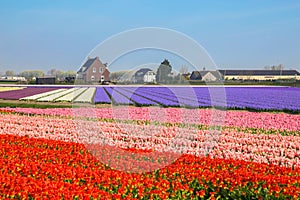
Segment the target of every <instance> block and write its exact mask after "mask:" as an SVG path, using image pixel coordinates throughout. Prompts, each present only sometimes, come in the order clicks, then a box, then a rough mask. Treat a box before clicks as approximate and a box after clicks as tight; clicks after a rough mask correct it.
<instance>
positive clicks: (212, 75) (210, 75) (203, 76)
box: [190, 71, 222, 82]
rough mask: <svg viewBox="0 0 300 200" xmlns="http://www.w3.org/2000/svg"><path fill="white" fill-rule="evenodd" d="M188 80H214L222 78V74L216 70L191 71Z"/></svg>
mask: <svg viewBox="0 0 300 200" xmlns="http://www.w3.org/2000/svg"><path fill="white" fill-rule="evenodd" d="M190 80H199V81H205V82H216V81H221V80H222V75H221V74H220V73H219V72H218V71H193V72H192V74H191V76H190Z"/></svg>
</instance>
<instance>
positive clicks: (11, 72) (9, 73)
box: [5, 70, 15, 76]
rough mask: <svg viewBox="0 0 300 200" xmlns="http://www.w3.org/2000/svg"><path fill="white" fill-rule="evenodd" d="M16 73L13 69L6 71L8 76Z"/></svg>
mask: <svg viewBox="0 0 300 200" xmlns="http://www.w3.org/2000/svg"><path fill="white" fill-rule="evenodd" d="M14 74H15V73H14V71H13V70H7V71H6V72H5V75H6V76H13V75H14Z"/></svg>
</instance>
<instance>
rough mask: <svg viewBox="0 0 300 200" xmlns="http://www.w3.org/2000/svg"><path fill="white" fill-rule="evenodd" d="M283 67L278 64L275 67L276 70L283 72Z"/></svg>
mask: <svg viewBox="0 0 300 200" xmlns="http://www.w3.org/2000/svg"><path fill="white" fill-rule="evenodd" d="M283 68H284V66H283V64H279V65H278V66H277V67H276V70H283Z"/></svg>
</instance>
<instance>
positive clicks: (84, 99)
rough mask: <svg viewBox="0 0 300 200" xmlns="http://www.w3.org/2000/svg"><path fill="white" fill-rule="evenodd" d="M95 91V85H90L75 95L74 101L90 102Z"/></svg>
mask: <svg viewBox="0 0 300 200" xmlns="http://www.w3.org/2000/svg"><path fill="white" fill-rule="evenodd" d="M95 92H96V87H90V88H88V89H87V90H85V91H84V92H83V93H82V94H81V95H80V96H79V97H77V98H76V99H75V100H74V102H75V103H92V102H93V98H94V94H95Z"/></svg>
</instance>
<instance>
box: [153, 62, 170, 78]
mask: <svg viewBox="0 0 300 200" xmlns="http://www.w3.org/2000/svg"><path fill="white" fill-rule="evenodd" d="M171 71H172V66H171V65H170V62H169V61H168V60H167V59H165V60H164V61H163V62H162V63H161V64H160V65H159V67H158V69H157V73H156V82H157V83H166V82H167V81H168V80H170V77H169V74H170V73H171Z"/></svg>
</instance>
